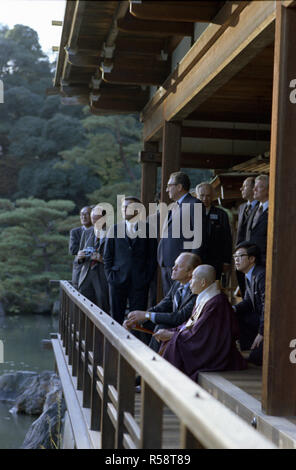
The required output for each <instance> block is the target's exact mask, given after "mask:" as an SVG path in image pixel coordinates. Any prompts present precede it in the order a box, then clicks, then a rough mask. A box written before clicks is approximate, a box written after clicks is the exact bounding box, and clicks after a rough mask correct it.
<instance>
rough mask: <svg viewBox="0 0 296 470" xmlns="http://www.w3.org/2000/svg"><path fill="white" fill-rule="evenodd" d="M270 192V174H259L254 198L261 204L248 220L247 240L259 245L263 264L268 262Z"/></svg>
mask: <svg viewBox="0 0 296 470" xmlns="http://www.w3.org/2000/svg"><path fill="white" fill-rule="evenodd" d="M268 192H269V180H268V175H259V176H257V178H256V179H255V186H254V199H256V200H257V201H259V205H258V206H256V207H255V208H254V209H253V211H252V213H251V215H250V218H249V220H248V225H247V232H246V241H249V242H251V243H253V244H256V245H257V246H258V247H259V249H260V255H261V262H262V264H263V266H265V263H266V245H267V222H268Z"/></svg>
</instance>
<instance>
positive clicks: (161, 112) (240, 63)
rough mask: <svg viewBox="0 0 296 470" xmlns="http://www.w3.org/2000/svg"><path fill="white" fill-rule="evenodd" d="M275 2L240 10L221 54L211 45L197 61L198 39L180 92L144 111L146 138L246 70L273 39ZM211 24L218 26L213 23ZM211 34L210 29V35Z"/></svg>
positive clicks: (223, 40) (221, 45) (221, 42)
mask: <svg viewBox="0 0 296 470" xmlns="http://www.w3.org/2000/svg"><path fill="white" fill-rule="evenodd" d="M274 20H275V5H274V2H252V3H251V4H249V5H248V6H247V7H246V8H245V9H243V11H241V13H240V18H239V21H238V23H237V24H236V27H235V28H228V29H226V31H225V32H224V34H223V35H222V36H220V40H219V53H215V54H214V52H215V51H216V52H217V50H216V49H215V47H214V46H213V47H214V48H213V49H212V48H210V49H209V50H208V51H207V52H206V53H205V54H204V55H203V56H202V59H203V60H202V61H198V62H196V63H195V57H196V54H198V53H199V49H198V48H199V45H198V41H197V43H196V46H193V47H192V49H191V51H190V52H189V53H188V54H187V56H186V57H185V59H184V64H180V66H179V70H178V73H182V69H183V68H184V67H185V68H186V67H189V65H190V64H188V61H189V62H190V61H191V62H194V66H193V67H192V68H191V70H190V73H187V74H186V75H185V76H184V78H183V80H182V81H181V82H179V83H178V93H174V92H173V87H172V90H171V93H170V94H169V95H168V96H167V97H166V98H165V99H164V101H162V102H161V104H160V105H158V106H157V104H156V103H155V106H154V109H152V110H151V109H150V110H149V106H148V107H147V108H146V110H145V111H144V113H143V116H142V119H143V121H144V139H145V140H149V139H151V138H152V137H153V136H154V135H155V133H156V132H157V131H158V130H159V129H161V127H162V125H163V122H164V121H169V120H171V119H176V120H178V119H181V120H183V119H185V118H186V117H187V116H188V115H189V114H190V113H191V112H193V111H194V110H195V109H197V108H198V106H199V105H201V104H202V103H203V102H205V101H206V99H207V98H208V97H209V96H211V95H213V94H214V92H216V91H217V90H218V89H219V88H220V87H221V86H222V85H224V84H225V83H227V82H228V81H229V80H230V79H231V78H232V77H234V76H235V75H236V74H237V73H238V72H239V71H240V70H242V69H243V67H245V66H246V65H247V64H248V63H249V62H250V61H251V60H252V58H254V57H255V56H256V55H258V53H259V52H260V51H262V50H263V49H264V48H265V47H267V46H269V45H270V44H271V43H272V41H273V40H274ZM211 26H213V27H214V26H215V25H210V26H209V28H211ZM210 34H211V31H210V29H209V32H208V35H210Z"/></svg>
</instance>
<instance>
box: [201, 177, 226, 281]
mask: <svg viewBox="0 0 296 470" xmlns="http://www.w3.org/2000/svg"><path fill="white" fill-rule="evenodd" d="M196 195H197V197H198V198H199V199H200V200H201V201H202V203H203V204H204V206H205V208H206V232H207V235H206V244H205V255H204V258H203V263H204V264H209V265H211V266H214V268H215V270H216V276H217V279H220V278H221V275H222V273H224V274H225V275H226V274H228V273H229V272H230V269H231V256H232V235H231V229H230V225H229V219H228V215H227V212H226V211H225V210H223V209H220V207H215V206H214V205H213V200H214V191H213V187H212V185H211V184H210V183H200V184H198V185H197V186H196Z"/></svg>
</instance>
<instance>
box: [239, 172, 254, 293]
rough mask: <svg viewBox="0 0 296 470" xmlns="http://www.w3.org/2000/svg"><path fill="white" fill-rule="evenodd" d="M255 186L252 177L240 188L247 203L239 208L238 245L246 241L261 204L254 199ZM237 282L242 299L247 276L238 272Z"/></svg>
mask: <svg viewBox="0 0 296 470" xmlns="http://www.w3.org/2000/svg"><path fill="white" fill-rule="evenodd" d="M254 186H255V178H254V177H253V176H250V177H248V178H246V179H245V180H244V182H243V184H242V187H241V188H240V191H241V194H242V198H243V199H245V201H246V202H243V203H242V204H241V205H240V206H239V208H238V221H237V233H236V245H239V244H240V243H242V242H244V241H245V240H246V231H247V225H248V220H249V218H250V215H251V213H252V211H253V210H254V209H255V207H257V206H258V204H259V202H258V201H257V200H256V199H254ZM236 277H237V282H238V285H239V290H240V293H241V296H242V298H244V295H245V276H244V274H243V273H242V272H241V271H236Z"/></svg>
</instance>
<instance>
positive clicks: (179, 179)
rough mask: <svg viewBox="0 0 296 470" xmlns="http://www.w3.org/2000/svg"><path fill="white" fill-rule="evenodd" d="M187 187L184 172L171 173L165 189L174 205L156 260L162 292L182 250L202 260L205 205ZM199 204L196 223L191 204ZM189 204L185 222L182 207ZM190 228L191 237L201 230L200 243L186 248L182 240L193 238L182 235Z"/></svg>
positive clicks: (169, 282) (190, 240)
mask: <svg viewBox="0 0 296 470" xmlns="http://www.w3.org/2000/svg"><path fill="white" fill-rule="evenodd" d="M189 189H190V179H189V177H188V175H186V173H183V172H181V171H179V172H176V173H172V174H171V175H170V178H169V181H168V183H167V189H166V191H167V193H168V195H169V198H170V199H171V200H172V201H174V202H175V205H174V208H172V210H171V211H170V212H169V215H168V218H167V224H166V229H167V232H166V234H165V235H164V236H163V233H162V235H161V239H160V242H159V245H158V250H157V260H158V264H159V266H160V268H161V277H162V288H163V294H164V295H166V294H167V293H168V292H169V290H170V288H171V286H172V283H173V281H172V278H171V274H172V267H173V265H174V262H175V259H176V258H177V257H178V256H179V255H180V254H181V253H183V252H185V251H189V252H192V253H195V254H197V255H199V256H200V257H201V259H203V252H204V246H205V245H204V243H205V236H206V224H205V208H204V206H203V204H202V202H201V201H200V200H199V199H196V198H195V197H193V196H191V194H190V193H189ZM198 203H199V204H200V205H201V210H202V223H201V224H200V225H199V226H198V223H197V222H198V221H197V220H195V210H194V206H195V205H196V204H198ZM188 207H189V220H187V224H185V223H184V218H183V215H184V214H185V212H186V210H185V208H188ZM185 220H186V218H185ZM178 223H179V228H180V229H179V233H178V236H175V234H174V233H173V229H174V224H175V225H176V226H177V225H178ZM164 226H165V225H164ZM162 230H163V229H162ZM193 231H194V237H195V236H196V235H197V234H198V232H199V231H200V233H201V232H202V245H201V246H199V247H198V248H192V249H190V248H186V247H185V246H186V245H185V243H186V242H187V243H188V242H192V240H193V237H192V238H191V239H190V238H187V237H185V234H186V233H189V232H193Z"/></svg>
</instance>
